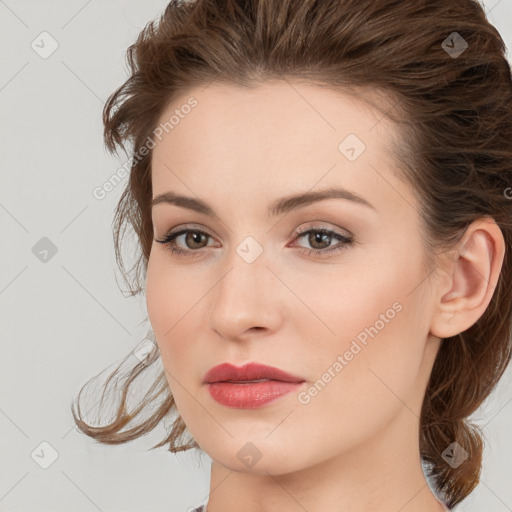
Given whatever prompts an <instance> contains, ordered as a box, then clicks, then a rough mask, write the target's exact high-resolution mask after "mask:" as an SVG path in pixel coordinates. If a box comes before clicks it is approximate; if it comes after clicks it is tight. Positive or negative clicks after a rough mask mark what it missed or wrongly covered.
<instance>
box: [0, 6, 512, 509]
mask: <svg viewBox="0 0 512 512" xmlns="http://www.w3.org/2000/svg"><path fill="white" fill-rule="evenodd" d="M166 5H167V1H166V0H151V1H148V0H146V1H145V2H142V1H141V0H129V1H128V0H109V1H102V2H100V1H99V0H89V1H84V0H74V1H66V2H65V1H63V0H61V1H45V2H41V1H39V2H37V1H27V0H20V1H14V0H5V1H4V0H0V38H1V39H2V46H1V48H2V66H1V75H0V105H1V122H0V129H1V139H2V152H1V169H2V186H1V188H0V192H1V196H0V207H1V208H0V221H1V228H2V244H1V258H2V259H1V261H2V265H1V275H0V313H1V317H2V318H1V320H2V331H1V333H2V340H1V341H2V357H1V358H0V365H1V369H0V379H1V385H0V392H1V395H0V429H1V434H0V443H1V449H2V451H1V453H2V456H1V460H2V471H1V480H0V512H21V511H23V512H29V511H37V512H50V511H51V512H60V511H66V512H67V511H70V510H73V511H75V512H89V511H98V510H99V511H102V512H110V511H125V512H129V511H141V510H144V511H147V512H157V511H158V512H164V511H167V512H172V511H185V510H188V507H190V506H192V505H198V504H200V503H203V502H205V501H206V499H207V495H208V487H209V469H210V459H209V457H208V456H206V455H204V456H203V457H202V458H200V457H199V456H198V455H197V452H196V454H194V453H191V452H186V453H184V454H178V455H173V454H170V453H168V452H166V451H165V448H160V449H159V450H153V451H147V449H148V448H150V447H151V446H152V445H154V444H156V443H157V442H158V441H160V440H161V439H162V438H163V436H164V435H165V433H166V432H165V429H164V427H163V426H161V428H159V429H156V430H155V431H154V432H153V433H152V434H150V435H149V436H147V437H145V438H142V439H139V440H137V441H134V442H132V443H129V444H126V445H121V446H103V445H98V444H97V443H96V442H94V441H93V440H91V439H90V438H88V437H86V436H84V435H82V434H79V433H78V432H77V431H76V430H75V429H74V428H73V427H74V423H73V421H72V418H71V415H70V404H71V401H72V400H73V398H74V397H75V395H76V393H77V392H78V390H79V389H80V387H81V386H82V384H84V382H85V381H86V380H88V379H89V378H91V377H93V376H94V375H96V374H97V373H99V372H100V371H101V370H103V369H105V368H107V367H108V370H112V369H113V368H114V365H116V364H117V363H118V362H119V361H120V360H121V359H122V358H123V357H124V356H125V355H126V354H128V353H129V352H130V351H131V350H133V349H134V348H135V347H136V346H137V345H138V344H139V343H140V342H141V340H143V339H144V336H145V334H146V332H147V327H148V324H144V323H143V320H144V318H145V316H146V306H145V301H144V299H143V298H142V297H140V298H130V299H128V298H125V297H124V296H123V295H122V293H121V292H120V291H119V288H118V284H117V282H116V275H117V279H118V281H119V284H120V285H121V286H122V287H123V288H124V283H123V281H122V280H121V279H120V275H119V273H118V272H117V270H116V263H115V259H114V248H113V242H112V233H111V222H112V218H113V210H114V207H115V206H116V204H117V201H118V199H119V197H120V194H121V192H122V187H123V185H124V183H123V184H122V185H119V186H118V187H116V189H114V191H112V192H110V193H109V194H108V195H107V197H106V198H105V199H103V200H101V201H100V200H97V199H95V198H94V197H93V195H92V190H93V189H94V188H95V187H97V186H101V185H102V184H103V183H104V182H105V181H106V180H107V179H108V178H109V177H110V176H111V175H112V174H114V173H115V172H116V170H117V169H119V167H120V166H121V165H122V164H123V163H124V162H125V160H126V159H125V158H124V155H123V153H121V155H120V156H119V157H118V158H115V157H112V156H110V155H109V154H108V153H107V152H106V150H105V149H104V147H103V140H102V129H103V127H102V123H101V111H102V108H103V105H104V102H105V100H106V99H107V97H108V96H109V94H110V93H112V92H113V91H114V90H115V89H116V88H117V87H118V86H120V85H121V84H122V83H123V82H124V80H125V79H126V78H127V66H126V65H125V62H124V52H125V51H126V49H127V47H128V46H129V45H130V44H131V43H132V42H134V40H135V38H136V36H137V35H138V33H139V31H140V30H141V29H142V28H143V26H144V25H145V24H146V23H147V22H148V21H150V20H151V19H153V18H155V17H157V16H158V15H159V14H160V13H161V12H162V11H163V9H164V8H165V6H166ZM484 5H485V8H486V11H487V12H488V16H489V19H490V21H491V22H492V23H493V24H494V25H495V26H496V27H497V28H498V30H499V31H500V33H501V34H502V36H503V38H504V39H505V42H506V44H507V47H508V48H512V2H511V1H510V0H492V1H487V2H485V4H484ZM456 29H457V27H454V30H456ZM43 31H47V32H48V33H49V34H51V36H52V37H53V38H54V39H55V40H56V41H57V42H58V45H59V46H58V49H57V50H56V51H55V52H54V53H53V54H52V55H51V56H50V57H48V58H46V59H43V58H41V57H40V56H39V55H38V54H37V53H36V52H35V51H34V50H33V49H32V47H31V43H32V42H33V41H34V40H35V39H36V38H37V37H38V36H39V35H40V34H41V32H43ZM508 57H509V60H510V52H509V54H508ZM125 180H126V179H125ZM43 237H47V238H48V239H49V240H51V242H52V243H53V244H54V245H55V246H56V249H57V252H56V254H55V255H53V257H51V258H49V259H48V261H47V262H45V263H43V262H41V261H40V259H38V258H37V257H36V256H35V255H34V253H33V248H34V246H36V244H38V243H41V242H40V240H41V239H42V238H43ZM131 357H135V356H133V355H132V356H131ZM134 361H135V359H134ZM103 375H104V376H106V375H107V373H106V372H105V373H104V374H103ZM100 382H102V380H101V381H100ZM511 389H512V370H511V369H510V368H509V370H508V372H507V374H506V376H505V377H504V378H503V380H502V381H501V384H500V386H499V387H498V388H497V390H496V392H495V393H494V394H493V395H492V397H491V400H489V401H488V403H486V404H484V406H483V407H482V408H481V409H480V410H479V411H478V414H477V415H476V419H477V420H478V423H479V424H480V425H482V426H485V428H484V432H485V436H486V438H487V440H488V441H487V443H486V450H485V455H484V469H483V473H482V479H481V483H480V485H479V486H478V488H477V489H476V490H475V491H474V493H473V494H472V496H471V497H470V498H468V499H467V500H466V501H465V502H464V503H463V505H462V506H461V510H464V512H484V511H485V512H505V511H511V510H512V486H511V485H510V482H511V481H512V463H511V458H512V441H511V432H510V431H511V429H510V425H511V423H512V404H511V401H512V400H511V396H512V394H511ZM42 442H47V443H49V444H50V445H51V446H52V447H53V449H54V450H56V452H57V454H58V457H57V459H56V460H55V462H53V464H51V465H50V466H49V467H48V468H47V469H42V468H41V467H40V465H39V464H38V463H36V462H35V461H34V459H37V460H42V459H43V458H44V457H46V456H47V454H48V453H50V451H49V450H48V449H46V448H45V447H46V445H43V451H42V452H41V446H40V445H41V443H42ZM34 450H36V453H39V454H41V453H44V455H43V456H40V457H39V459H38V458H37V457H36V456H35V455H34V457H33V456H32V455H31V454H33V453H34ZM200 460H202V461H203V465H202V466H203V467H202V468H201V467H200V464H199V461H200Z"/></svg>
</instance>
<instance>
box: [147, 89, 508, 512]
mask: <svg viewBox="0 0 512 512" xmlns="http://www.w3.org/2000/svg"><path fill="white" fill-rule="evenodd" d="M298 92H300V94H298ZM191 96H193V97H194V98H196V99H197V101H198V106H196V107H195V108H194V109H192V110H191V112H190V113H189V114H188V115H187V116H183V117H184V118H183V119H180V121H179V124H178V125H176V126H174V128H173V129H172V130H170V131H169V132H168V133H166V134H164V136H163V138H162V140H161V141H158V142H157V145H156V147H155V148H154V150H153V159H152V186H153V197H156V196H158V195H159V194H163V193H165V192H169V191H173V192H175V193H176V194H180V195H185V196H190V197H193V198H195V199H199V198H200V199H201V200H203V201H204V202H206V203H207V204H208V205H209V206H210V208H211V209H212V210H213V211H214V213H215V215H214V216H208V215H206V214H204V213H198V212H195V211H192V210H189V209H186V208H183V207H180V206H177V205H175V204H170V203H165V202H162V203H159V204H157V205H155V206H154V207H153V210H152V220H153V229H154V238H155V241H154V242H153V246H152V249H151V256H150V259H149V264H148V269H147V287H146V299H147V307H148V314H149V318H150V321H151V324H152V327H153V330H154V333H155V337H156V339H157V342H158V345H159V349H160V353H161V357H162V362H163V365H164V368H165V372H166V376H167V379H168V383H169V386H170V390H171V392H172V394H173V396H174V398H175V400H176V404H177V407H178V410H179V413H180V414H181V417H182V418H183V420H184V421H185V423H186V425H187V428H188V430H189V431H190V433H191V435H192V436H193V437H194V439H195V440H196V441H197V443H198V444H199V445H200V447H201V448H202V449H203V450H204V451H205V452H206V453H207V454H208V455H209V456H210V457H211V459H212V469H211V485H210V496H209V500H208V507H207V510H208V512H235V511H238V510H241V509H243V510H244V511H245V512H277V511H281V510H286V511H287V512H288V511H289V512H294V511H297V512H299V511H304V510H307V511H308V512H321V511H322V512H324V511H325V510H333V511H334V510H339V511H344V512H370V511H371V512H375V510H379V512H398V511H400V512H427V511H428V512H435V511H442V510H443V507H442V505H441V503H440V502H439V501H438V500H437V498H436V497H435V496H434V494H433V493H432V492H431V491H430V489H429V487H428V485H427V483H426V480H425V477H424V475H423V472H422V469H421V464H420V456H419V439H418V429H419V417H420V411H421V405H422V401H423V397H424V393H425V389H426V386H427V383H428V379H429V375H430V372H431V369H432V365H433V363H434V360H435V357H436V354H437V352H438V349H439V346H440V339H441V338H444V337H449V336H453V335H455V334H457V333H459V332H461V331H463V330H465V329H467V328H469V327H470V326H471V325H472V324H474V323H475V322H476V321H477V320H478V318H479V317H480V316H481V315H482V314H483V312H484V311H485V309H486V307H487V305H488V304H489V301H490V299H491V297H492V293H493V290H494V286H495V284H496V281H497V278H498V274H499V270H500V266H501V263H502V261H503V255H504V242H503V238H502V236H501V231H500V230H499V228H498V227H497V226H496V224H495V223H494V222H493V221H492V220H489V221H487V220H483V221H478V222H476V223H474V224H473V225H471V226H470V228H469V229H468V231H467V232H466V234H465V236H464V238H463V240H462V241H461V244H460V246H459V248H462V247H463V248H464V249H463V251H462V252H461V253H460V254H459V252H457V251H455V252H452V253H450V257H449V258H448V257H447V258H446V260H445V265H443V267H442V268H441V267H440V268H438V270H437V271H436V272H434V273H431V274H430V275H427V274H426V272H425V269H424V267H423V265H422V263H423V257H424V253H423V251H424V249H423V245H422V239H421V235H420V229H419V226H420V218H419V214H418V206H417V202H416V199H415V198H414V196H413V192H412V189H411V188H410V186H409V185H408V184H406V183H404V182H402V181H400V180H399V179H398V178H397V177H396V176H395V175H394V174H393V166H394V165H396V164H394V162H393V161H392V160H391V159H390V158H388V157H385V156H384V147H385V145H386V143H387V141H388V140H389V139H388V137H389V134H390V133H392V132H391V131H392V130H393V129H394V127H393V125H391V124H388V120H387V119H385V118H383V116H382V114H381V113H380V112H378V111H376V110H372V109H371V108H369V107H368V105H366V104H364V103H361V102H359V101H358V100H357V99H355V98H353V97H350V96H348V95H342V94H341V93H340V92H334V91H332V90H327V89H326V88H320V87H318V86H315V85H307V84H305V83H294V86H293V88H292V87H291V86H290V84H289V83H287V82H267V83H265V84H263V85H260V86H258V87H257V88H255V89H253V90H247V89H242V88H237V87H230V86H227V85H217V84H210V85H209V86H208V87H207V88H196V89H193V90H191V91H188V92H187V94H183V95H182V96H180V97H179V98H176V99H175V100H174V101H173V102H172V105H169V106H168V108H167V109H166V111H165V112H164V113H163V115H162V117H161V120H162V121H165V120H168V119H169V117H170V116H171V114H172V112H173V111H174V110H175V109H176V108H180V106H181V105H184V104H185V103H186V102H187V99H188V98H189V97H191ZM379 120H380V121H379ZM377 121H379V122H378V124H376V123H377ZM348 134H355V135H356V136H357V137H358V138H359V139H360V140H362V141H363V142H364V144H365V145H366V149H365V150H364V151H363V152H362V153H361V154H360V155H359V156H358V158H357V159H355V160H354V161H349V160H348V159H347V158H346V157H345V156H344V155H343V154H342V153H341V152H340V151H339V150H338V145H339V144H340V142H341V141H342V140H343V139H344V138H345V137H346V136H347V135H348ZM329 187H343V188H345V189H348V190H350V191H351V192H353V193H355V194H358V195H360V196H362V197H363V198H364V199H365V200H366V201H368V202H369V203H370V204H371V205H372V206H373V208H371V207H368V206H366V205H364V204H359V203H357V202H354V201H350V200H347V199H339V198H330V199H327V200H322V201H319V202H316V203H312V204H309V205H307V206H304V207H302V208H298V209H295V210H291V211H289V212H287V213H285V214H280V215H278V216H269V215H267V207H268V205H270V204H271V203H273V202H274V201H275V200H277V199H279V198H282V197H285V196H289V195H292V194H297V193H301V192H308V191H319V190H323V189H326V188H329ZM185 224H186V225H187V228H189V229H196V230H200V231H203V232H204V233H206V234H207V235H208V236H206V237H205V236H204V235H203V238H200V237H199V238H198V237H196V238H194V237H193V233H192V234H189V236H188V237H187V235H181V236H179V237H178V238H177V239H176V240H175V243H176V246H177V247H178V248H181V249H182V250H184V251H188V252H187V253H186V255H185V256H181V255H175V254H173V253H171V252H170V248H169V247H166V246H165V245H163V244H161V243H158V242H156V240H162V239H163V238H164V236H165V235H166V234H167V233H168V232H169V231H170V230H171V229H172V228H179V227H180V226H182V227H183V226H184V225H185ZM189 225H191V226H189ZM297 228H300V229H303V230H306V229H312V228H315V229H320V228H328V229H332V230H334V231H336V232H337V233H339V234H341V235H345V236H347V235H348V234H352V235H353V237H354V241H353V243H352V244H349V245H347V246H346V247H345V248H344V249H343V250H341V251H333V252H331V253H329V254H325V255H315V254H313V255H308V254H306V252H307V249H316V250H322V251H324V252H325V251H326V250H327V249H329V248H331V247H334V246H336V245H338V243H339V239H337V238H336V237H331V238H330V239H327V240H323V241H322V239H321V238H320V236H318V237H317V242H316V244H315V238H314V237H312V236H310V237H308V235H307V234H306V235H302V236H300V237H299V236H295V230H296V229H297ZM178 230H179V229H178ZM175 231H176V229H175ZM247 236H251V237H253V238H254V239H255V240H256V241H257V242H258V244H259V245H260V246H261V248H262V249H263V252H262V253H261V254H260V255H259V256H258V257H257V258H256V259H255V260H254V261H252V262H251V263H248V262H247V261H246V260H245V259H244V258H242V257H241V256H240V255H239V254H238V253H237V247H238V246H239V244H240V243H241V242H242V241H243V240H244V239H245V238H246V237H247ZM194 251H195V252H194ZM397 303H398V304H399V305H400V306H401V308H400V311H399V312H397V311H395V310H394V309H393V304H397ZM389 311H391V312H392V313H393V315H392V318H391V315H390V316H389V317H388V318H387V321H386V322H380V325H381V327H380V328H379V330H378V333H377V334H376V335H374V336H373V337H369V338H368V342H367V344H366V345H364V346H363V345H362V344H360V345H361V346H362V349H361V350H360V351H359V352H358V353H357V355H355V356H354V357H353V358H352V359H351V360H350V361H348V362H347V364H346V365H345V366H344V367H343V369H342V370H341V371H339V372H337V373H336V374H335V377H334V378H332V379H331V380H330V381H329V382H328V383H327V384H326V385H325V387H324V388H323V389H322V390H321V391H320V392H318V394H317V395H316V396H314V397H311V400H310V401H309V403H307V404H304V403H301V402H300V401H299V400H298V393H295V392H293V393H289V394H287V395H285V396H283V397H281V398H279V399H277V400H275V401H273V402H270V403H269V404H267V405H265V406H263V407H261V408H259V409H254V410H250V409H239V408H232V407H227V406H225V405H221V404H219V403H218V402H216V401H215V400H213V399H212V398H211V396H210V395H209V393H208V391H207V388H206V385H205V384H204V383H203V382H202V379H203V376H204V374H205V373H206V371H207V370H209V369H210V368H211V367H213V366H215V365H217V364H220V363H223V362H231V363H233V364H235V365H239V366H240V365H242V364H244V363H245V362H248V361H257V362H261V363H264V364H268V365H271V366H275V367H278V368H281V369H283V370H285V371H287V372H289V373H292V374H295V375H299V376H302V377H303V378H304V379H305V381H306V382H305V383H304V384H303V385H302V386H303V387H302V388H301V391H304V390H308V389H310V388H311V386H313V384H314V383H315V382H317V381H318V380H319V379H321V378H322V375H323V374H324V373H325V372H326V371H327V369H328V368H330V367H331V368H332V367H333V363H334V362H335V361H336V360H337V357H338V356H339V355H343V354H345V353H346V352H347V350H349V349H350V346H351V343H352V342H353V340H355V339H357V336H358V335H359V334H360V333H362V332H364V331H365V329H369V328H371V327H372V326H375V325H377V321H378V320H379V319H380V318H382V317H383V316H384V315H383V314H386V312H389ZM381 315H382V316H381ZM249 442H250V443H252V444H253V445H254V446H255V447H256V448H257V450H258V451H259V452H260V453H261V458H260V459H259V460H258V461H257V462H256V463H255V464H254V465H252V466H251V467H248V466H247V465H246V464H244V462H243V461H242V460H241V459H240V458H239V457H238V456H237V453H238V452H239V450H241V449H242V448H243V447H244V446H245V445H246V443H249ZM242 505H243V507H242ZM241 507H242V508H241Z"/></svg>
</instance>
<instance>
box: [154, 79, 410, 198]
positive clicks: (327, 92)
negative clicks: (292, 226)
mask: <svg viewBox="0 0 512 512" xmlns="http://www.w3.org/2000/svg"><path fill="white" fill-rule="evenodd" d="M191 105H193V106H191ZM166 123H167V124H166ZM159 126H161V127H163V129H162V130H161V135H160V138H161V140H158V139H155V142H156V146H155V148H154V150H153V157H152V182H153V196H155V195H157V194H159V193H162V192H165V191H167V190H169V189H171V188H173V189H174V188H175V189H177V190H178V191H179V192H181V193H188V195H190V192H191V190H192V192H193V193H195V194H196V195H204V194H210V193H211V191H212V190H217V189H219V187H220V188H226V187H228V189H229V190H231V191H233V190H237V192H238V193H240V194H245V193H247V194H249V195H250V194H251V192H253V193H256V192H258V193H261V194H265V192H267V193H270V188H271V189H272V190H275V191H276V194H273V193H272V194H271V195H279V193H280V192H283V194H281V195H284V192H287V193H289V192H290V187H296V188H297V190H301V191H303V190H304V189H309V188H311V187H313V186H314V184H315V183H319V186H321V185H325V186H329V185H335V184H338V185H344V186H347V187H350V186H352V187H353V188H354V189H358V190H359V191H363V190H364V191H367V192H368V193H369V194H370V195H372V194H373V195H378V194H381V193H382V191H379V190H378V187H382V185H383V184H384V183H385V182H384V181H383V180H382V179H378V177H377V176H376V173H380V174H386V175H387V174H388V173H389V169H390V168H392V166H393V165H394V162H393V155H392V153H391V152H390V140H391V137H392V136H396V133H395V127H394V125H393V124H392V123H391V122H390V121H389V120H388V119H387V118H385V116H384V115H383V114H382V112H381V111H379V110H378V109H376V108H373V107H372V106H371V105H369V104H368V103H367V102H365V101H362V100H360V99H358V98H356V97H354V96H353V95H352V94H349V93H346V92H340V91H338V90H333V89H330V88H327V87H325V86H319V85H312V84H306V83H298V82H288V81H276V82H267V83H263V84H260V85H258V86H256V87H253V88H242V87H238V86H230V85H225V84H217V83H212V84H210V85H209V86H207V87H206V88H205V87H202V88H201V87H198V88H193V89H190V90H189V91H187V92H186V93H184V94H181V95H180V96H178V97H176V98H174V100H173V101H172V102H171V103H170V104H169V105H168V106H167V108H166V109H165V111H164V112H163V113H162V115H161V117H160V122H159ZM395 165H396V164H395ZM369 188H370V189H371V188H373V189H374V190H373V192H372V190H369ZM278 189H279V192H278ZM229 190H228V192H229ZM404 193H406V191H404ZM395 194H396V191H395ZM226 197H228V196H226Z"/></svg>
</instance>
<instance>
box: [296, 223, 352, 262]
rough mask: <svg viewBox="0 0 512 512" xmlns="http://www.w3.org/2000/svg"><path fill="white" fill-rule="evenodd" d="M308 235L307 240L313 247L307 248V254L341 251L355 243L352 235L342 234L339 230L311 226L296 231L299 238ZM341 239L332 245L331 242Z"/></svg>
mask: <svg viewBox="0 0 512 512" xmlns="http://www.w3.org/2000/svg"><path fill="white" fill-rule="evenodd" d="M306 235H308V236H307V237H306V241H307V243H308V244H310V245H311V246H312V247H313V249H306V250H305V252H306V254H307V255H317V256H319V255H324V254H330V253H332V252H336V251H341V250H344V249H346V248H347V247H348V246H350V245H351V244H352V243H353V237H352V236H346V235H342V234H341V233H338V232H337V231H334V230H332V229H328V228H310V229H307V230H301V231H296V232H295V236H296V237H297V238H303V237H305V236H306ZM333 239H335V240H339V242H338V243H337V244H335V245H334V246H331V242H332V241H333Z"/></svg>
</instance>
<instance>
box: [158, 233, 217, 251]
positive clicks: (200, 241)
mask: <svg viewBox="0 0 512 512" xmlns="http://www.w3.org/2000/svg"><path fill="white" fill-rule="evenodd" d="M183 235H185V238H184V242H185V247H187V246H189V247H190V249H182V248H181V247H178V246H177V243H176V242H177V240H178V238H179V237H181V236H183ZM208 237H209V238H211V235H209V234H208V233H206V232H204V231H201V230H199V229H186V228H182V229H180V230H179V231H174V232H173V231H170V232H169V233H167V234H166V235H165V236H164V238H163V239H162V240H156V242H158V243H160V244H163V245H165V246H166V247H168V248H169V250H170V251H171V253H172V254H176V255H177V256H189V255H191V253H194V252H195V253H199V252H200V251H199V249H202V248H204V247H205V245H204V242H205V240H207V239H208ZM195 256H197V254H194V255H193V256H192V257H195Z"/></svg>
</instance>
